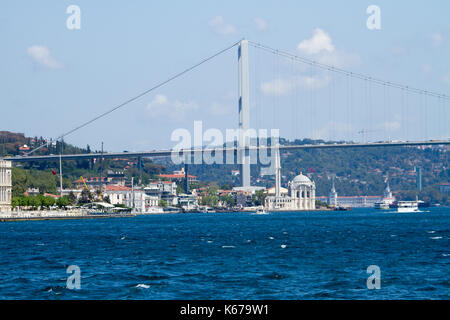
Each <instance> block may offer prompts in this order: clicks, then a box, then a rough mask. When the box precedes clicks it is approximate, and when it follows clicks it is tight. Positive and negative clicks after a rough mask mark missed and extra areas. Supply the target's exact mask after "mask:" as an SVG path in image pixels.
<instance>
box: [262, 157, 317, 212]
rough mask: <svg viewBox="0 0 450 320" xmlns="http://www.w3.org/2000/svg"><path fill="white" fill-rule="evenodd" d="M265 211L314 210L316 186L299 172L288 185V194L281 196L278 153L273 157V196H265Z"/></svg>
mask: <svg viewBox="0 0 450 320" xmlns="http://www.w3.org/2000/svg"><path fill="white" fill-rule="evenodd" d="M265 208H266V209H267V210H276V211H297V210H315V209H316V184H315V183H314V182H313V181H311V180H310V179H309V178H308V177H307V176H305V175H303V174H302V173H301V172H300V174H299V175H298V176H296V177H295V178H294V179H293V180H292V181H290V182H289V184H288V194H287V195H286V194H282V188H281V164H280V153H279V150H277V151H276V156H275V195H274V196H270V195H269V196H267V197H266V200H265Z"/></svg>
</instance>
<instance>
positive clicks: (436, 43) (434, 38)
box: [431, 33, 444, 47]
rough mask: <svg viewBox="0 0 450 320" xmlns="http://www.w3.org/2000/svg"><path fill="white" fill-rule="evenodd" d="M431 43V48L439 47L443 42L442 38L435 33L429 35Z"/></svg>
mask: <svg viewBox="0 0 450 320" xmlns="http://www.w3.org/2000/svg"><path fill="white" fill-rule="evenodd" d="M431 42H432V44H433V46H435V47H440V46H441V45H442V43H443V42H444V37H443V36H442V35H441V34H440V33H435V34H432V35H431Z"/></svg>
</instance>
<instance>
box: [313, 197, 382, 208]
mask: <svg viewBox="0 0 450 320" xmlns="http://www.w3.org/2000/svg"><path fill="white" fill-rule="evenodd" d="M382 199H383V197H382V196H337V199H336V203H337V205H338V206H342V207H352V208H373V207H374V205H375V203H376V202H379V201H381V200H382ZM316 200H320V201H321V202H324V203H326V204H328V205H331V204H330V197H329V196H318V197H316Z"/></svg>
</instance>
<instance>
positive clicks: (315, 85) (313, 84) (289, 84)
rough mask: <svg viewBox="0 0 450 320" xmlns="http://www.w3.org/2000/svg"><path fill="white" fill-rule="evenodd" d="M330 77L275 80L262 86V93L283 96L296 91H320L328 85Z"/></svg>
mask: <svg viewBox="0 0 450 320" xmlns="http://www.w3.org/2000/svg"><path fill="white" fill-rule="evenodd" d="M330 80H331V77H330V76H323V77H319V76H315V77H307V76H295V77H291V78H289V79H282V78H278V79H274V80H271V81H266V82H263V83H262V84H261V91H262V92H263V93H264V94H266V95H276V96H281V95H285V94H288V93H290V92H291V91H293V90H294V89H297V88H303V89H320V88H323V87H325V86H327V85H328V83H329V82H330Z"/></svg>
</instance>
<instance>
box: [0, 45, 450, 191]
mask: <svg viewBox="0 0 450 320" xmlns="http://www.w3.org/2000/svg"><path fill="white" fill-rule="evenodd" d="M236 47H237V51H238V115H239V121H238V129H239V137H238V139H237V141H233V146H224V145H219V146H206V147H204V146H196V147H192V148H184V149H176V150H175V149H164V150H152V151H143V152H116V153H111V152H109V153H103V152H102V153H90V154H59V155H33V153H35V152H36V151H38V150H40V149H42V148H44V147H47V146H48V143H46V144H43V145H41V146H39V147H37V148H35V149H34V150H32V151H30V152H28V153H27V154H25V155H23V156H15V157H8V158H5V160H8V161H12V162H27V161H55V160H60V161H63V160H82V159H99V158H100V159H103V158H112V159H118V158H127V159H129V158H136V159H138V163H139V167H140V169H141V168H142V158H152V157H167V156H174V155H180V154H183V155H184V156H185V157H193V156H195V155H196V154H202V155H203V154H212V153H220V152H223V153H232V154H233V155H234V156H235V157H236V160H237V163H238V164H240V166H241V182H242V187H250V164H251V163H253V162H251V160H252V159H250V158H251V154H252V151H255V150H256V151H258V150H264V149H266V150H273V149H276V150H279V151H285V150H297V149H332V148H369V147H393V146H394V147H395V146H397V147H401V146H419V145H448V144H450V140H449V139H448V138H449V132H448V130H449V127H450V126H449V124H450V123H449V122H450V121H449V119H448V115H447V110H446V108H447V103H448V101H449V100H450V96H448V95H445V94H440V93H437V92H433V91H429V90H423V89H419V88H414V87H411V86H407V85H402V84H399V83H396V82H392V81H386V80H382V79H378V78H375V77H371V76H368V75H365V74H361V73H356V72H351V71H348V70H345V69H343V68H341V67H337V66H333V65H328V64H325V63H323V62H320V61H315V60H312V59H308V58H305V57H300V56H297V55H294V54H291V53H288V52H285V51H282V50H278V49H273V48H271V47H268V46H265V45H262V44H259V43H255V42H252V41H248V40H241V41H239V42H237V43H234V44H232V45H231V46H229V47H227V48H225V49H223V50H220V51H218V52H217V53H215V54H213V55H211V56H209V57H207V58H205V59H203V60H201V61H200V62H199V63H197V64H194V65H193V66H191V67H189V68H187V69H185V70H183V71H181V72H180V73H178V74H175V75H174V76H172V77H170V78H168V79H167V80H165V81H162V82H161V83H159V84H157V85H155V86H153V87H152V88H150V89H148V90H146V91H144V92H142V93H140V94H138V95H136V96H134V97H132V98H130V99H128V100H126V101H125V102H123V103H121V104H119V105H117V106H115V107H113V108H111V109H109V110H108V111H106V112H104V113H102V114H100V115H98V116H96V117H94V118H92V119H90V120H88V121H86V122H84V123H82V124H81V125H79V126H77V127H75V128H73V129H71V130H69V131H67V132H65V133H63V134H61V135H60V136H59V137H57V138H56V139H55V140H63V139H64V138H65V137H67V136H69V135H71V134H73V133H75V132H76V131H78V130H81V129H82V128H84V127H86V126H88V125H90V124H92V123H93V122H95V121H97V120H99V119H101V118H103V117H106V116H107V115H109V114H111V113H113V112H114V111H116V110H118V109H121V108H124V107H126V106H127V105H129V104H130V103H131V102H133V101H136V100H138V99H140V98H142V97H144V96H145V95H148V94H149V93H150V92H153V91H156V90H157V89H159V88H161V87H163V86H164V85H166V84H168V83H170V82H172V81H175V80H177V79H178V78H180V77H182V76H184V75H185V74H187V73H189V72H192V71H193V70H195V69H197V68H199V67H201V66H202V65H203V64H206V63H208V62H209V61H211V60H213V59H214V58H216V57H218V56H219V55H222V54H224V53H225V52H228V51H230V50H231V49H234V48H236ZM249 47H251V48H252V49H254V50H253V51H254V52H253V55H252V56H251V58H250V55H249ZM263 55H270V56H274V57H276V59H277V60H274V62H273V63H262V62H261V61H262V58H263ZM280 59H281V60H280ZM249 60H253V69H252V72H251V73H250V71H249V70H250V68H249ZM257 62H259V63H260V65H259V66H258V65H257ZM270 73H271V74H270ZM289 74H290V75H289ZM286 75H288V76H286ZM283 76H284V78H283ZM267 79H269V80H267ZM377 90H378V91H377ZM261 92H263V93H265V94H267V95H268V96H270V97H271V99H272V101H269V100H270V98H269V99H263V98H262V93H261ZM285 93H290V97H289V98H286V97H283V95H284V94H285ZM289 99H290V100H289ZM339 99H340V100H341V101H340V104H341V108H340V109H338V108H337V105H338V103H339V102H338V101H339ZM432 100H433V101H432ZM280 105H290V106H291V108H292V109H291V112H290V113H287V115H285V116H284V117H285V118H284V119H283V115H281V113H282V112H281V111H280ZM433 107H434V108H435V109H434V110H432V109H431V108H433ZM270 108H272V110H271V111H272V112H270V110H269V109H270ZM251 109H252V110H254V111H253V112H252V113H254V116H253V117H250V110H251ZM396 109H398V110H397V111H398V112H397V111H396ZM430 110H432V111H430ZM396 112H397V113H396ZM358 114H359V116H358ZM264 115H265V117H264ZM267 115H269V117H267ZM339 116H340V117H341V118H346V119H347V120H348V119H352V120H354V122H356V123H358V124H359V125H362V126H364V128H362V130H361V131H358V133H360V134H362V135H363V139H362V141H360V142H357V141H356V142H355V141H354V139H351V137H350V136H351V135H350V136H349V132H350V131H351V130H349V129H348V127H349V126H348V125H345V121H344V122H343V123H344V125H342V123H341V124H340V123H339ZM267 118H270V119H267ZM317 118H320V119H321V122H322V123H325V125H326V134H328V136H326V134H325V135H324V133H323V132H322V133H321V132H320V130H319V128H317V127H316V126H317V124H318V123H319V121H318V120H317ZM393 118H394V120H395V121H393ZM277 119H278V120H280V121H281V123H276V120H277ZM300 119H301V120H303V121H300ZM270 120H272V124H270V123H268V121H269V122H270ZM402 121H403V123H404V124H403V125H402V126H401V128H402V130H403V131H402V132H400V133H399V132H398V131H399V130H398V127H399V126H400V125H399V124H398V123H399V122H402ZM300 123H301V124H303V125H299V124H300ZM289 124H291V129H292V130H291V131H292V132H291V136H292V137H293V138H298V137H300V136H303V137H307V136H309V137H310V138H311V139H312V141H320V140H321V139H325V138H327V139H328V141H336V142H327V143H323V142H317V143H308V144H289V145H279V144H273V145H261V144H259V143H258V142H257V143H256V145H253V144H252V142H251V139H250V138H249V136H247V135H246V132H248V131H249V130H251V129H252V128H254V129H258V128H261V127H263V126H266V127H269V126H270V127H272V128H286V127H288V126H289ZM305 124H307V126H309V128H306V127H307V126H306V125H305ZM376 124H378V126H377V125H376ZM380 124H381V125H380ZM420 127H422V128H420ZM342 128H344V129H342ZM411 128H412V129H411ZM307 129H309V131H306V130H307ZM300 130H302V132H299V131H300ZM395 130H397V134H398V135H401V137H399V138H398V139H396V140H394V139H392V135H393V134H394V133H395V132H396V131H395ZM371 132H379V133H380V134H378V137H381V136H382V139H380V138H379V139H378V141H373V142H368V141H366V140H367V135H368V133H369V134H370V133H371ZM381 132H382V134H381ZM419 133H420V134H419ZM345 134H347V136H345ZM424 137H428V139H424ZM277 152H278V151H277ZM186 174H187V171H186Z"/></svg>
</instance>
